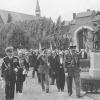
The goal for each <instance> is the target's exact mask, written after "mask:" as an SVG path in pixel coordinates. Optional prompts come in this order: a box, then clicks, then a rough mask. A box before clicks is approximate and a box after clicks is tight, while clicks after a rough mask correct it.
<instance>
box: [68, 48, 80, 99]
mask: <svg viewBox="0 0 100 100" xmlns="http://www.w3.org/2000/svg"><path fill="white" fill-rule="evenodd" d="M66 68H67V71H68V77H67V87H68V94H69V96H71V95H72V80H73V78H74V81H75V85H76V96H77V97H78V98H79V97H80V65H79V56H78V54H77V52H76V46H70V50H69V53H68V54H67V55H66Z"/></svg>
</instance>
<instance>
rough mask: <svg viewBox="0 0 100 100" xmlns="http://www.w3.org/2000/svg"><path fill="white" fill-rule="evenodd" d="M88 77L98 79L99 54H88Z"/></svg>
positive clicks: (99, 75)
mask: <svg viewBox="0 0 100 100" xmlns="http://www.w3.org/2000/svg"><path fill="white" fill-rule="evenodd" d="M89 75H90V76H91V77H93V78H98V77H100V52H99V51H96V52H90V69H89Z"/></svg>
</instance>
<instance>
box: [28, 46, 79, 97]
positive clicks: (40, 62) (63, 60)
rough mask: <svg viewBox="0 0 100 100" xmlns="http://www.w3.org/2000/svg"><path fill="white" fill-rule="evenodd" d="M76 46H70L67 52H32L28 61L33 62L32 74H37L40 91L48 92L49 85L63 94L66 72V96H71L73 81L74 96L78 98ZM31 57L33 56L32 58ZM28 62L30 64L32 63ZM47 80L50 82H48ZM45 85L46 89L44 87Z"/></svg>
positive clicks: (77, 54)
mask: <svg viewBox="0 0 100 100" xmlns="http://www.w3.org/2000/svg"><path fill="white" fill-rule="evenodd" d="M75 48H76V46H70V48H69V49H68V50H65V51H63V50H57V49H56V50H48V49H42V50H41V51H32V52H31V56H30V59H31V60H29V61H32V62H34V63H33V65H32V64H31V67H32V66H33V73H32V76H34V73H35V71H36V72H37V76H38V82H39V83H41V86H42V90H43V91H44V90H46V92H47V93H48V92H49V87H50V85H49V83H50V82H51V83H50V84H51V85H54V83H55V81H56V86H57V89H58V92H60V91H62V92H64V86H65V79H66V77H65V73H66V72H67V73H68V75H67V86H68V94H69V96H71V95H72V80H73V79H74V81H75V85H76V96H77V97H78V98H79V97H81V96H80V59H79V55H80V54H79V53H78V52H77V51H76V49H75ZM32 55H33V56H32ZM32 59H33V60H34V61H33V60H32ZM32 62H30V63H32ZM49 79H51V81H50V82H49ZM44 83H45V84H46V89H45V87H44Z"/></svg>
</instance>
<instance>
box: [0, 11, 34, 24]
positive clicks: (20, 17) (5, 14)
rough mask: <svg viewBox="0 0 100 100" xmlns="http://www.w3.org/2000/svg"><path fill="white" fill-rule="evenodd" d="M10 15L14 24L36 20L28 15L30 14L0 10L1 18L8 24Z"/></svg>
mask: <svg viewBox="0 0 100 100" xmlns="http://www.w3.org/2000/svg"><path fill="white" fill-rule="evenodd" d="M8 14H10V15H11V17H12V22H16V21H25V20H33V19H35V18H36V17H35V16H33V15H28V14H23V13H17V12H12V11H6V10H2V9H0V16H1V18H2V20H3V22H4V23H7V20H8Z"/></svg>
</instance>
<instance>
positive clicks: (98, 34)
mask: <svg viewBox="0 0 100 100" xmlns="http://www.w3.org/2000/svg"><path fill="white" fill-rule="evenodd" d="M93 35H94V37H93V38H94V39H93V44H94V45H93V49H94V50H95V51H99V50H100V26H98V27H97V29H96V31H94V33H93Z"/></svg>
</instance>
